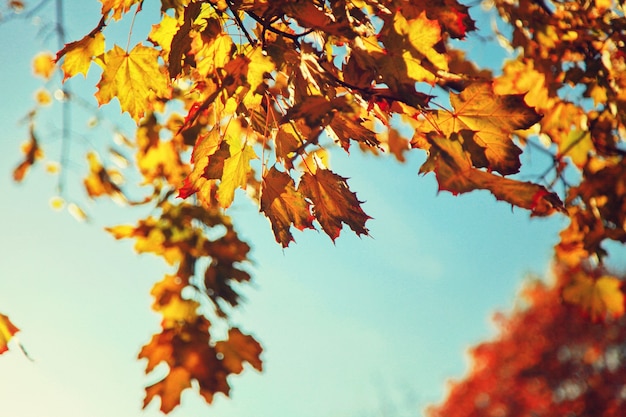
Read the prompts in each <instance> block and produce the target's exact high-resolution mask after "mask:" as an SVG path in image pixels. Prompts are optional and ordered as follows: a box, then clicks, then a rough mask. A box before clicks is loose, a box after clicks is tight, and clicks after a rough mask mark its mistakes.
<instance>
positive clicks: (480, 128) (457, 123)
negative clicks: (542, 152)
mask: <svg viewBox="0 0 626 417" xmlns="http://www.w3.org/2000/svg"><path fill="white" fill-rule="evenodd" d="M450 102H451V104H452V107H453V108H454V111H437V112H434V113H432V114H429V115H428V117H427V119H426V121H424V122H423V123H422V126H420V127H419V128H418V129H419V132H418V134H417V136H419V135H421V134H427V133H428V132H438V133H439V134H441V135H443V136H445V137H450V135H451V134H452V133H459V132H461V131H471V132H474V135H473V136H471V137H468V140H466V141H465V142H464V143H463V148H464V149H465V150H466V151H468V152H469V154H470V156H471V161H472V164H473V165H474V166H475V167H477V168H487V169H489V170H490V171H497V172H499V173H501V174H503V175H508V174H514V173H516V172H518V171H519V168H520V165H521V164H520V160H519V155H520V153H522V151H521V149H520V148H518V147H517V146H516V145H515V144H514V143H513V140H512V138H511V134H512V133H513V131H514V130H517V129H527V128H529V127H530V126H532V125H533V124H535V123H537V122H538V121H539V120H540V119H541V116H540V115H539V114H537V113H536V112H535V111H534V110H533V109H532V108H530V107H528V105H526V103H525V102H524V96H523V95H521V94H514V95H496V94H494V92H493V90H492V88H491V85H490V84H489V83H477V84H471V85H470V86H468V87H467V88H466V89H465V90H463V92H461V94H458V95H457V94H451V95H450ZM415 140H416V139H414V141H415Z"/></svg>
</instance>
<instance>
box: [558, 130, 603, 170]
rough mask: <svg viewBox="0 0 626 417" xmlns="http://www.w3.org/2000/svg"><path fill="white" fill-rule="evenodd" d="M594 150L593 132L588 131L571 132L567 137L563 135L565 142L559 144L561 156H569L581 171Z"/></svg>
mask: <svg viewBox="0 0 626 417" xmlns="http://www.w3.org/2000/svg"><path fill="white" fill-rule="evenodd" d="M593 149H594V146H593V141H592V140H591V132H589V131H588V130H580V129H576V130H571V131H570V132H569V133H568V134H567V135H563V140H562V141H561V142H559V156H569V157H570V158H571V159H572V162H573V163H574V164H575V165H576V166H577V167H578V168H580V169H582V168H583V167H584V166H585V165H586V164H587V160H588V159H589V155H590V153H591V152H592V151H593Z"/></svg>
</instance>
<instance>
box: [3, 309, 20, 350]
mask: <svg viewBox="0 0 626 417" xmlns="http://www.w3.org/2000/svg"><path fill="white" fill-rule="evenodd" d="M19 330H20V329H18V328H17V327H15V325H13V323H11V320H9V318H8V317H7V316H5V315H4V314H0V355H1V354H3V353H4V352H6V351H7V350H8V349H9V347H8V346H7V344H8V343H9V341H10V340H11V339H12V338H13V335H15V333H17V332H19Z"/></svg>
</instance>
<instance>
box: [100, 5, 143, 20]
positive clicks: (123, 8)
mask: <svg viewBox="0 0 626 417" xmlns="http://www.w3.org/2000/svg"><path fill="white" fill-rule="evenodd" d="M100 1H101V2H102V15H104V16H106V15H108V14H109V12H110V11H113V19H115V20H119V19H121V18H122V15H123V14H124V13H127V12H128V11H129V10H130V8H131V7H133V6H134V5H135V4H137V3H140V2H141V1H142V0H100Z"/></svg>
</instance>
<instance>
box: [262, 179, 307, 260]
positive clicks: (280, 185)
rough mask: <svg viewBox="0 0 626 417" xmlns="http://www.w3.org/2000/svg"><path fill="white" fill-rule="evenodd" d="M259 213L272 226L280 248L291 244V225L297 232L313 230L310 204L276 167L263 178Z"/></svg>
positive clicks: (291, 180) (291, 181) (290, 180)
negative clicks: (262, 214)
mask: <svg viewBox="0 0 626 417" xmlns="http://www.w3.org/2000/svg"><path fill="white" fill-rule="evenodd" d="M261 211H262V212H263V213H265V215H266V216H267V218H268V219H269V220H270V222H271V223H272V230H273V231H274V236H275V238H276V241H277V242H278V243H280V244H281V245H282V246H283V248H285V247H287V246H288V245H289V243H290V242H292V241H293V240H294V239H293V236H292V234H291V231H290V227H291V225H293V226H294V227H296V228H297V229H299V230H304V229H307V228H309V229H313V216H312V215H311V211H310V204H309V203H308V202H307V201H306V200H305V198H304V196H303V195H302V194H301V193H300V192H298V191H296V188H295V185H294V181H293V179H292V178H291V177H290V176H289V175H288V174H286V173H284V172H280V171H278V170H277V169H276V167H272V168H270V170H269V171H268V172H267V174H266V175H265V177H264V178H263V191H262V193H261Z"/></svg>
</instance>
